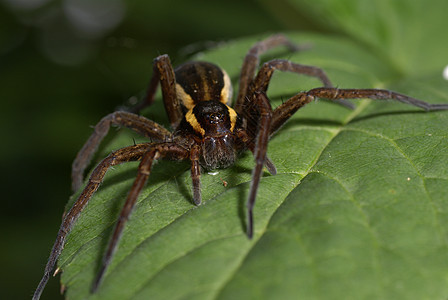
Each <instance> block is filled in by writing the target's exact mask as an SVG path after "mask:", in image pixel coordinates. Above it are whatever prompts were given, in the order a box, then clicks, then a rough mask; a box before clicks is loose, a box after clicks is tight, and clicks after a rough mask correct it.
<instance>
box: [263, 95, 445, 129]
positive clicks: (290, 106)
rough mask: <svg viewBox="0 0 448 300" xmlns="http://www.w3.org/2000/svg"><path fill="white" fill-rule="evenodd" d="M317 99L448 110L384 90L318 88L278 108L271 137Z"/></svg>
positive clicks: (297, 96)
mask: <svg viewBox="0 0 448 300" xmlns="http://www.w3.org/2000/svg"><path fill="white" fill-rule="evenodd" d="M316 98H323V99H328V100H339V99H361V98H368V99H373V100H395V101H399V102H402V103H405V104H409V105H413V106H416V107H420V108H423V109H424V110H426V111H435V110H448V104H430V103H428V102H425V101H422V100H418V99H415V98H412V97H409V96H406V95H403V94H400V93H397V92H393V91H389V90H383V89H338V88H316V89H312V90H310V91H308V92H302V93H298V94H297V95H294V96H293V97H291V98H289V99H288V100H287V101H286V102H284V103H283V104H281V105H280V106H278V107H277V108H276V109H275V110H274V112H273V115H272V123H271V129H270V135H271V136H272V135H273V134H274V133H275V132H276V131H277V130H278V129H279V128H280V127H281V126H282V125H283V124H284V123H285V122H286V121H287V120H288V119H289V118H290V117H291V116H292V115H293V114H294V113H295V112H296V111H297V110H298V109H300V108H301V107H302V106H304V105H306V104H308V103H310V102H311V101H313V100H314V99H316Z"/></svg>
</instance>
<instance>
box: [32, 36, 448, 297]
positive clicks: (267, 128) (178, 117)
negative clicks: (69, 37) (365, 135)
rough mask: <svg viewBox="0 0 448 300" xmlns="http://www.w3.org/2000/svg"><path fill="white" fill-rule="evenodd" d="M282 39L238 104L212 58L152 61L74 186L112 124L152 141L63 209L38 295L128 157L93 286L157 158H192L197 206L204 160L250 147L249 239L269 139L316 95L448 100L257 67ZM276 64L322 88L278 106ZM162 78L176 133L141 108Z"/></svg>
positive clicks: (251, 55) (98, 130)
mask: <svg viewBox="0 0 448 300" xmlns="http://www.w3.org/2000/svg"><path fill="white" fill-rule="evenodd" d="M277 46H286V47H288V48H289V49H290V50H291V51H295V50H298V49H299V48H298V47H297V46H296V45H295V44H293V43H292V42H291V41H289V40H288V39H287V38H286V37H285V36H283V35H273V36H271V37H269V38H267V39H265V40H262V41H260V42H258V43H256V44H255V45H254V46H253V47H252V48H251V49H250V50H249V52H248V54H247V55H246V57H245V59H244V62H243V65H242V68H241V76H240V79H239V90H238V95H237V99H236V102H235V104H234V105H233V108H232V107H231V99H232V86H231V83H230V79H229V76H228V75H227V74H226V72H225V71H223V70H222V69H221V68H219V67H218V66H216V65H214V64H211V63H207V62H189V63H186V64H183V65H181V66H180V67H178V68H177V69H175V70H174V69H173V67H172V66H171V63H170V60H169V58H168V56H167V55H162V56H159V57H157V58H156V59H155V60H154V69H153V71H154V72H153V78H152V80H151V82H150V84H149V88H148V93H147V97H146V99H145V100H144V101H143V102H142V103H141V104H140V105H138V106H136V107H135V108H134V109H133V112H123V111H117V112H114V113H111V114H109V115H107V116H106V117H104V118H103V119H102V120H101V121H100V122H99V123H98V124H97V125H96V126H95V130H94V133H93V134H92V135H91V136H90V138H89V139H88V140H87V142H86V143H85V145H84V146H83V147H82V149H81V150H80V151H79V153H78V155H77V157H76V159H75V161H74V163H73V171H72V177H73V190H75V191H76V190H78V189H80V187H81V185H82V182H83V174H84V171H85V169H86V167H87V166H88V164H89V162H90V160H91V158H92V156H93V154H94V153H95V151H96V149H97V148H98V145H99V144H100V142H101V140H102V139H103V137H104V136H105V135H106V134H107V132H108V130H109V128H110V126H111V125H117V126H124V127H127V128H130V129H132V130H134V131H136V132H137V133H139V134H141V135H143V136H145V137H147V138H149V139H150V140H151V142H147V143H141V144H136V145H132V146H128V147H125V148H122V149H119V150H116V151H114V152H112V153H111V154H110V155H108V156H107V157H106V158H105V159H103V160H102V161H101V162H100V163H99V164H98V166H96V167H95V169H94V170H93V172H92V174H91V176H90V178H89V180H88V181H87V183H86V186H85V187H84V189H83V190H82V192H81V194H80V195H79V197H78V199H77V201H76V202H75V204H74V205H73V207H72V208H71V209H70V210H69V211H68V212H67V213H66V214H65V216H64V220H63V222H62V224H61V227H60V229H59V233H58V235H57V238H56V241H55V243H54V246H53V249H52V251H51V254H50V258H49V260H48V263H47V265H46V267H45V271H44V276H43V278H42V280H41V282H40V284H39V286H38V288H37V290H36V292H35V294H34V297H33V299H39V298H40V295H41V293H42V291H43V288H44V287H45V285H46V283H47V281H48V278H49V276H50V274H51V272H52V270H53V268H54V266H55V264H56V261H57V259H58V257H59V255H60V253H61V251H62V249H63V248H64V244H65V240H66V237H67V234H68V233H69V232H70V230H71V228H72V227H73V225H74V223H75V222H76V220H77V218H78V217H79V215H80V214H81V212H82V210H83V208H84V207H85V206H86V205H87V203H88V201H89V199H90V198H91V197H92V195H93V194H94V193H95V191H96V190H97V189H98V187H99V185H100V184H101V182H102V181H103V178H104V175H105V173H106V171H107V170H108V169H109V168H110V167H111V166H114V165H118V164H121V163H125V162H129V161H140V164H139V167H138V172H137V176H136V179H135V181H134V184H133V186H132V188H131V190H130V191H129V194H128V196H127V199H126V202H125V204H124V207H123V209H122V211H121V213H120V217H119V219H118V221H117V223H116V226H115V229H114V232H113V235H112V238H111V240H110V242H109V245H108V247H107V251H106V253H105V255H104V258H103V263H102V266H101V268H100V270H99V272H98V275H97V278H96V280H95V282H94V284H93V288H92V290H93V291H95V290H96V289H97V288H98V286H99V284H100V282H101V280H102V278H103V275H104V272H105V270H106V269H107V267H108V265H109V263H110V261H111V259H112V256H113V253H114V250H115V249H116V247H117V245H118V243H119V239H120V236H121V234H122V232H123V228H124V225H125V223H126V221H127V220H128V218H129V216H130V214H131V212H132V208H133V207H134V205H135V203H136V200H137V198H138V196H139V194H140V192H141V191H142V188H143V187H144V185H145V183H146V181H147V179H148V177H149V174H150V171H151V167H152V165H153V162H154V160H157V159H170V160H189V161H190V162H191V179H192V185H193V201H194V203H195V204H197V205H199V204H200V203H201V189H200V174H201V166H202V167H203V168H204V169H216V168H226V167H229V166H230V165H232V164H234V162H235V160H236V159H237V156H238V153H240V152H242V151H244V150H246V149H248V150H250V151H251V152H252V153H253V155H254V158H255V167H254V170H253V173H252V184H251V187H250V192H249V198H248V200H247V221H246V224H247V235H248V237H249V238H251V237H252V235H253V233H254V226H253V215H252V214H253V213H252V210H253V206H254V204H255V199H256V194H257V190H258V184H259V181H260V177H261V174H262V171H263V167H266V168H267V170H268V171H269V172H270V173H271V174H273V175H274V174H276V168H275V166H274V163H273V162H272V161H270V160H269V159H268V158H267V157H266V151H267V146H268V141H269V138H270V137H271V136H272V135H273V134H274V133H275V132H276V131H277V130H278V129H279V128H280V127H281V126H282V125H283V124H284V123H285V122H286V121H287V120H288V119H289V118H290V117H291V116H292V115H293V114H294V113H295V112H296V111H297V110H298V109H300V108H301V107H302V106H304V105H306V104H307V103H309V102H311V101H313V100H314V99H316V98H324V99H329V100H332V101H337V102H339V103H340V104H343V105H345V106H349V107H350V104H349V103H347V102H345V101H344V100H343V99H355V98H370V99H392V100H396V101H400V102H404V103H407V104H410V105H414V106H417V107H420V108H423V109H425V110H427V111H430V110H445V109H448V105H447V104H429V103H426V102H423V101H420V100H417V99H414V98H411V97H408V96H405V95H402V94H399V93H395V92H392V91H388V90H379V89H337V88H333V87H332V85H331V82H330V80H329V79H328V77H327V76H326V75H325V73H324V72H323V71H322V70H321V69H320V68H317V67H312V66H305V65H300V64H296V63H293V62H290V61H287V60H280V59H277V60H271V61H268V62H266V63H264V64H263V65H262V66H261V68H260V69H259V70H258V72H256V69H257V67H258V65H259V56H260V55H261V54H262V53H264V52H265V51H267V50H269V49H271V48H273V47H277ZM275 70H280V71H288V72H294V73H298V74H304V75H308V76H314V77H316V78H317V79H319V80H320V81H321V82H322V85H323V87H321V88H316V89H312V90H309V91H306V92H300V93H298V94H296V95H294V96H292V97H291V98H289V99H288V100H286V101H285V102H284V103H283V104H281V105H280V106H278V107H277V108H276V109H274V110H272V108H271V105H270V102H269V99H268V97H267V96H266V94H265V93H266V90H267V88H268V85H269V82H270V79H271V77H272V74H273V72H274V71H275ZM159 83H160V85H161V88H162V94H163V101H164V104H165V110H166V112H167V115H168V120H169V122H170V125H171V128H172V129H173V132H171V131H169V130H167V129H165V128H164V127H162V126H161V125H159V124H157V123H155V122H153V121H151V120H149V119H147V118H145V117H143V116H139V115H138V114H136V113H138V112H139V111H140V110H141V109H142V108H143V107H145V106H148V105H149V104H151V103H152V102H153V100H154V95H155V92H156V89H157V86H158V85H159Z"/></svg>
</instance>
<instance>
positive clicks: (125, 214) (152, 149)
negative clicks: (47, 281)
mask: <svg viewBox="0 0 448 300" xmlns="http://www.w3.org/2000/svg"><path fill="white" fill-rule="evenodd" d="M188 154H189V153H188V151H186V150H185V149H183V148H182V147H180V146H178V145H177V144H174V143H160V144H152V145H149V147H148V148H147V151H146V153H145V154H144V155H143V157H142V160H141V162H140V165H139V166H138V172H137V177H136V179H135V181H134V184H133V185H132V188H131V190H130V191H129V194H128V196H127V198H126V202H125V204H124V206H123V208H122V210H121V212H120V217H119V218H118V221H117V223H116V225H115V228H114V232H113V234H112V237H111V239H110V241H109V245H108V246H107V251H106V253H105V254H104V256H103V263H102V265H101V268H100V270H99V272H98V274H97V276H96V278H95V281H94V283H93V285H92V292H95V291H96V290H97V289H98V287H99V285H100V284H101V281H102V280H103V278H104V274H105V272H106V270H107V268H108V266H109V264H110V261H111V259H112V256H113V254H114V253H115V250H116V249H117V246H118V242H119V241H120V238H121V236H122V234H123V229H124V226H125V224H126V222H127V221H128V219H129V216H130V215H131V213H132V210H133V208H134V206H135V203H136V202H137V199H138V196H139V195H140V193H141V191H142V189H143V187H144V186H145V184H146V181H147V180H148V177H149V174H150V172H151V167H152V165H153V162H154V160H156V159H160V158H164V157H168V158H169V159H171V160H184V159H187V158H188Z"/></svg>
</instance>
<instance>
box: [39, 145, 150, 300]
mask: <svg viewBox="0 0 448 300" xmlns="http://www.w3.org/2000/svg"><path fill="white" fill-rule="evenodd" d="M149 147H150V144H139V145H135V146H130V147H126V148H123V149H120V150H117V151H115V152H113V153H112V154H110V155H109V156H108V157H106V158H105V159H103V160H102V161H101V162H100V164H99V165H98V166H97V167H96V168H95V169H94V171H93V172H92V175H91V176H90V179H89V181H88V183H87V185H86V187H85V188H84V190H83V191H82V193H81V195H79V197H78V199H77V200H76V202H75V204H73V206H72V208H71V209H70V210H69V211H68V212H67V214H66V215H65V217H64V220H63V221H62V224H61V227H60V229H59V232H58V235H57V237H56V241H55V242H54V245H53V248H52V250H51V253H50V257H49V258H48V262H47V265H46V266H45V270H44V275H43V277H42V279H41V281H40V283H39V285H38V287H37V289H36V291H35V293H34V296H33V300H37V299H39V298H40V296H41V294H42V291H43V289H44V287H45V285H46V284H47V282H48V279H49V277H50V274H51V272H52V271H53V269H54V267H55V265H56V262H57V260H58V258H59V255H60V254H61V252H62V249H63V248H64V245H65V240H66V238H67V235H68V233H69V232H70V231H71V229H72V227H73V225H74V224H75V222H76V220H77V219H78V217H79V215H80V214H81V212H82V211H83V209H84V207H85V206H86V205H87V203H88V202H89V200H90V198H91V197H92V195H93V194H94V193H95V191H96V190H97V189H98V187H99V185H100V184H101V182H102V181H103V178H104V175H105V174H106V172H107V170H108V169H109V168H110V167H111V166H115V165H118V164H121V163H125V162H129V161H136V160H139V159H141V158H142V157H143V155H144V154H145V153H146V152H147V151H148V149H149Z"/></svg>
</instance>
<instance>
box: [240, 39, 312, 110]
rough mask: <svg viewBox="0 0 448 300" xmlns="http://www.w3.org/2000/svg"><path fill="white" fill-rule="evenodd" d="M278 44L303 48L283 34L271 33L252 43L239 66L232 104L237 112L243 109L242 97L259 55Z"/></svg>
mask: <svg viewBox="0 0 448 300" xmlns="http://www.w3.org/2000/svg"><path fill="white" fill-rule="evenodd" d="M278 46H286V47H288V48H289V49H290V50H291V51H299V50H302V49H304V47H300V46H298V45H296V44H295V43H293V42H292V41H291V40H289V39H288V38H287V37H286V36H284V35H283V34H275V35H272V36H270V37H268V38H266V39H264V40H262V41H260V42H258V43H256V44H255V45H253V46H252V48H250V49H249V51H248V53H247V54H246V56H245V58H244V61H243V66H242V67H241V75H240V81H239V90H238V97H237V100H236V103H235V106H234V109H235V110H236V111H237V112H238V113H241V112H242V110H243V103H244V98H245V97H246V96H247V95H248V94H249V93H248V90H249V85H250V83H251V82H252V79H253V78H254V76H255V72H256V69H257V67H258V65H259V64H260V55H262V54H263V53H265V52H266V51H268V50H270V49H272V48H275V47H278Z"/></svg>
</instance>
